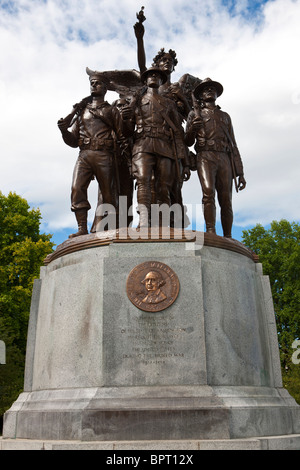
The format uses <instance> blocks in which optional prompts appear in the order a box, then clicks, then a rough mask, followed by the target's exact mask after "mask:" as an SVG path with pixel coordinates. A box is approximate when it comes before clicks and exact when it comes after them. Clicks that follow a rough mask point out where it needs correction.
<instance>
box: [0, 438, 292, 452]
mask: <svg viewBox="0 0 300 470" xmlns="http://www.w3.org/2000/svg"><path fill="white" fill-rule="evenodd" d="M0 450H100V451H106V452H107V453H108V455H109V454H111V455H113V453H115V452H116V451H120V452H123V451H125V452H127V451H134V452H135V453H134V454H132V455H138V452H139V451H152V452H153V451H156V452H158V451H159V453H160V454H162V453H163V452H164V451H168V454H169V453H170V452H174V453H176V452H179V451H180V453H182V452H183V451H186V454H188V455H193V452H199V451H201V450H251V451H252V450H300V434H291V435H288V436H264V437H257V438H255V437H251V438H248V439H218V440H215V439H209V440H198V441H197V440H190V441H86V442H82V441H59V440H56V441H50V440H49V441H47V440H44V441H43V440H34V439H1V437H0ZM187 451H188V452H187ZM154 453H155V452H153V454H154Z"/></svg>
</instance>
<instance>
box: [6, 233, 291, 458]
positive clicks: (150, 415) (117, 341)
mask: <svg viewBox="0 0 300 470" xmlns="http://www.w3.org/2000/svg"><path fill="white" fill-rule="evenodd" d="M140 266H142V267H143V268H144V266H147V267H149V272H150V271H151V272H156V273H160V276H161V277H162V278H163V282H162V286H161V291H162V294H161V297H160V298H159V300H157V301H153V300H151V301H148V300H147V299H148V298H149V297H147V291H146V290H145V284H144V283H143V282H142V277H136V278H134V279H133V281H132V280H131V281H130V282H129V281H128V279H129V277H130V275H131V273H132V272H137V273H138V272H139V269H137V268H139V267H140ZM147 269H148V268H147ZM141 272H142V271H141ZM172 273H174V275H173V274H172ZM175 277H176V278H177V279H178V283H179V285H178V292H176V295H175V294H173V290H172V289H173V288H172V285H173V284H172V283H174V282H175V281H174V279H175ZM173 295H174V297H172V298H171V299H170V297H171V296H173ZM157 298H158V297H157ZM152 299H153V298H152ZM160 302H161V304H160V306H159V305H158V304H159V303H160ZM163 302H165V304H163ZM162 305H168V306H167V307H165V308H163V309H161V310H159V308H161V306H162ZM299 434H300V407H299V406H298V405H297V404H296V402H295V400H294V399H293V398H292V397H291V396H290V395H289V394H288V392H287V391H286V390H285V389H283V388H282V381H281V371H280V362H279V351H278V343H277V332H276V325H275V318H274V311H273V303H272V296H271V290H270V285H269V279H268V277H266V276H264V275H263V273H262V267H261V265H260V264H259V263H258V260H257V258H256V257H255V256H254V255H253V253H252V252H250V250H248V249H247V248H246V247H244V245H242V244H240V243H239V242H236V241H234V240H226V239H223V237H218V236H216V235H211V236H208V235H207V234H205V236H204V234H200V235H198V236H197V237H196V240H194V241H193V240H192V239H191V238H190V239H189V240H186V239H185V238H184V237H183V236H182V237H181V238H180V237H177V238H175V237H173V238H172V239H169V240H165V239H162V238H160V239H158V240H155V241H153V240H145V239H143V240H136V241H133V240H130V239H125V240H124V239H119V238H118V237H117V236H116V235H115V234H112V236H111V237H110V238H109V237H108V238H107V234H106V238H105V237H104V238H103V239H101V237H99V235H97V234H96V235H95V234H93V235H86V236H83V237H78V239H73V240H68V241H67V242H65V243H64V244H62V245H61V246H59V247H58V248H57V250H56V252H55V253H54V254H53V255H51V256H50V257H48V258H47V259H46V266H45V267H43V268H42V269H41V279H40V280H37V281H36V282H35V286H34V292H33V297H32V307H31V315H30V323H29V333H28V346H27V358H26V371H25V386H24V392H23V393H22V394H21V395H20V397H19V398H18V400H17V401H16V402H15V403H14V404H13V406H12V407H11V409H10V410H8V412H7V413H6V414H5V419H4V429H3V437H4V439H3V440H2V448H3V446H4V448H5V446H7V445H8V443H9V442H12V441H11V439H16V441H15V443H16V445H17V441H18V442H20V443H21V441H20V439H21V440H22V439H26V441H22V442H23V443H24V445H25V444H26V445H30V443H29V441H28V440H31V441H30V442H31V443H32V445H33V442H37V441H38V444H37V445H38V446H39V445H41V446H45V445H49V446H50V447H51V446H54V447H51V448H55V446H56V447H57V446H59V445H61V446H62V447H61V448H63V446H67V447H68V446H72V445H73V446H75V448H76V446H79V447H81V448H82V446H87V447H89V446H92V448H99V449H100V448H103V449H106V448H107V447H106V445H107V446H113V448H115V449H116V448H118V446H121V447H120V448H123V447H122V446H124V445H125V446H126V445H127V446H129V448H131V449H132V448H133V447H132V446H133V445H134V446H135V448H137V447H136V446H138V445H140V446H141V447H140V448H141V449H142V448H143V449H144V448H145V449H147V448H151V445H152V444H151V443H153V442H154V444H153V445H154V447H155V446H158V447H156V448H162V447H161V446H171V447H166V448H168V449H171V448H174V446H175V447H176V446H177V445H179V446H180V448H183V447H182V446H183V445H193V446H194V445H195V446H196V447H197V448H202V449H203V448H205V447H206V448H212V447H214V446H215V448H226V446H229V447H228V448H230V446H232V445H237V446H246V447H247V446H252V445H253V446H254V447H255V446H257V447H259V448H266V447H268V448H271V447H272V446H273V447H274V446H276V445H279V443H281V444H280V445H282V446H287V447H288V446H290V447H293V446H296V447H297V446H298V448H299ZM270 436H271V437H270ZM276 436H277V437H276ZM48 441H51V442H50V443H49V442H48ZM52 441H56V443H53V442H52ZM61 441H63V443H61ZM65 441H68V443H65ZM128 441H129V443H128ZM47 442H48V444H47ZM137 442H139V443H140V444H137ZM93 443H94V444H93ZM178 443H179V444H178ZM276 443H277V444H276ZM22 445H23V444H22ZM101 446H102V447H101ZM116 446H117V447H116ZM130 446H131V447H130ZM149 446H150V447H149ZM199 446H200V447H199ZM222 446H223V447H222ZM224 446H225V447H224ZM65 448H66V447H65ZM84 448H86V447H84Z"/></svg>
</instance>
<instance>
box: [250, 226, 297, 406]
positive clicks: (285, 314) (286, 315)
mask: <svg viewBox="0 0 300 470" xmlns="http://www.w3.org/2000/svg"><path fill="white" fill-rule="evenodd" d="M243 242H244V243H245V245H246V246H248V247H249V248H250V249H251V250H252V251H254V252H255V253H256V254H258V255H259V259H260V262H261V263H262V265H263V272H264V274H266V275H268V276H269V278H270V283H271V289H272V295H273V302H274V310H275V317H276V324H277V331H278V342H279V350H280V359H281V365H282V369H283V381H284V383H286V384H289V386H290V387H291V388H297V387H296V386H295V380H296V382H297V384H298V396H297V400H299V402H300V391H299V390H300V365H295V364H293V362H292V355H293V353H294V351H295V350H294V349H293V348H292V344H293V342H294V341H295V340H296V339H299V338H300V225H299V224H297V223H295V222H292V223H290V222H288V221H287V220H280V221H279V222H277V221H273V222H272V223H271V226H270V229H269V230H266V229H265V228H264V227H263V226H262V225H260V224H257V225H256V226H255V227H254V228H253V229H251V230H248V231H244V232H243ZM294 379H295V380H294ZM291 393H292V392H291ZM294 396H295V394H294ZM295 398H296V397H295Z"/></svg>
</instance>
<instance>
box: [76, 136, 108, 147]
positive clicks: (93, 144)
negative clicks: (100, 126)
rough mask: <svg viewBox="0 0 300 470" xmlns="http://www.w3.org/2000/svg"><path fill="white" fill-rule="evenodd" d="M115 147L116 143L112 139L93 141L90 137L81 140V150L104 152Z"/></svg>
mask: <svg viewBox="0 0 300 470" xmlns="http://www.w3.org/2000/svg"><path fill="white" fill-rule="evenodd" d="M113 146H114V142H113V140H112V139H91V138H89V137H84V138H82V139H79V148H80V150H103V149H105V148H112V147H113Z"/></svg>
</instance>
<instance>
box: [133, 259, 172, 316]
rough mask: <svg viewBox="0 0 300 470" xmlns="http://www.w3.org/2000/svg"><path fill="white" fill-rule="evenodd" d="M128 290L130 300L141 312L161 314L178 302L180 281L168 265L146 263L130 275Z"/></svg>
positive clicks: (156, 262)
mask: <svg viewBox="0 0 300 470" xmlns="http://www.w3.org/2000/svg"><path fill="white" fill-rule="evenodd" d="M126 288H127V296H128V298H129V300H130V301H131V302H132V303H133V304H134V305H135V306H136V307H138V308H139V309H140V310H144V311H146V312H160V311H162V310H164V309H165V308H167V307H169V306H170V305H172V303H173V302H174V301H175V300H176V298H177V296H178V293H179V280H178V277H177V275H176V273H175V272H174V271H173V270H172V269H171V268H170V267H169V266H167V265H166V264H164V263H160V262H158V261H146V262H144V263H141V264H139V265H138V266H136V267H135V268H134V269H132V271H131V272H130V273H129V276H128V278H127V285H126Z"/></svg>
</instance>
